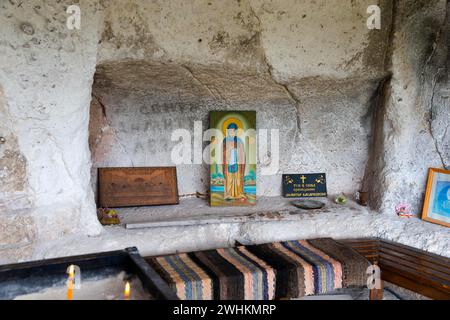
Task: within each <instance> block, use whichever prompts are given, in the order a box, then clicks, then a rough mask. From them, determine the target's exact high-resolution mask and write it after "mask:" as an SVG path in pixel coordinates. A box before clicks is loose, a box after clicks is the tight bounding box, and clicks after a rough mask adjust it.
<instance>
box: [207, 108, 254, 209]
mask: <svg viewBox="0 0 450 320" xmlns="http://www.w3.org/2000/svg"><path fill="white" fill-rule="evenodd" d="M210 127H211V129H210V132H211V133H210V137H211V145H210V165H211V180H210V196H211V199H210V203H211V206H213V207H227V206H230V207H231V206H252V205H255V204H256V111H212V112H211V113H210Z"/></svg>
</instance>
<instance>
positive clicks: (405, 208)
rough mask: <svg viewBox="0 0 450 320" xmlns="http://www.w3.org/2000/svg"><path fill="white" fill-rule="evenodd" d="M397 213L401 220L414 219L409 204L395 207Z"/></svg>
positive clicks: (400, 204)
mask: <svg viewBox="0 0 450 320" xmlns="http://www.w3.org/2000/svg"><path fill="white" fill-rule="evenodd" d="M395 213H397V215H398V216H399V217H400V218H412V213H411V206H410V205H409V204H407V203H399V204H398V205H397V206H396V207H395Z"/></svg>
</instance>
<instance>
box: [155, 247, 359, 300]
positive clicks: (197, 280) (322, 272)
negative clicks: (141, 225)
mask: <svg viewBox="0 0 450 320" xmlns="http://www.w3.org/2000/svg"><path fill="white" fill-rule="evenodd" d="M147 262H148V263H149V264H150V265H151V266H152V267H153V268H154V269H155V270H156V271H157V272H158V273H159V274H160V275H161V277H162V278H163V279H164V280H165V281H166V282H167V283H168V284H169V285H170V286H171V287H172V288H173V289H174V290H175V291H176V293H177V295H178V297H179V298H180V299H183V300H212V299H214V300H230V299H232V300H271V299H274V298H283V297H302V296H305V295H315V294H325V293H330V292H332V291H333V290H335V289H338V288H342V287H346V286H353V285H359V286H362V285H364V284H365V279H366V278H365V277H366V276H365V272H366V269H367V266H368V262H367V260H365V259H364V258H363V257H362V256H360V255H359V254H358V253H356V252H355V251H353V250H352V249H351V248H349V247H346V246H344V245H341V244H339V243H337V242H336V241H334V240H332V239H317V240H303V241H288V242H280V243H272V244H263V245H254V246H238V247H236V248H227V249H217V250H209V251H201V252H193V253H184V254H177V255H169V256H162V257H151V258H147Z"/></svg>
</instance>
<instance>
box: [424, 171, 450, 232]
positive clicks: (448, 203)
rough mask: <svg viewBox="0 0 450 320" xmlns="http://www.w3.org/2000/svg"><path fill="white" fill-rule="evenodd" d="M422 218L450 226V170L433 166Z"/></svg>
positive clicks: (429, 176)
mask: <svg viewBox="0 0 450 320" xmlns="http://www.w3.org/2000/svg"><path fill="white" fill-rule="evenodd" d="M422 219H423V220H425V221H428V222H432V223H436V224H440V225H443V226H447V227H450V171H449V170H442V169H435V168H431V169H430V172H429V175H428V185H427V192H426V195H425V203H424V205H423V212H422Z"/></svg>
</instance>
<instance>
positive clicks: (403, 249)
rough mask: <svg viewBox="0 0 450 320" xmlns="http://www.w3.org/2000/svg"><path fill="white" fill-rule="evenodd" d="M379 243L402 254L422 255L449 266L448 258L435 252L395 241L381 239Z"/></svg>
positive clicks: (449, 260)
mask: <svg viewBox="0 0 450 320" xmlns="http://www.w3.org/2000/svg"><path fill="white" fill-rule="evenodd" d="M380 244H381V247H384V248H391V249H393V250H396V251H399V252H403V253H404V254H407V255H412V256H419V257H422V258H423V259H424V260H427V261H430V262H433V263H436V264H439V265H441V266H444V267H446V268H448V266H450V258H446V257H443V256H440V255H437V254H434V253H431V252H427V251H424V250H420V249H416V248H413V247H409V246H406V245H404V244H400V243H395V242H392V241H387V240H382V241H381V242H380Z"/></svg>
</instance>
